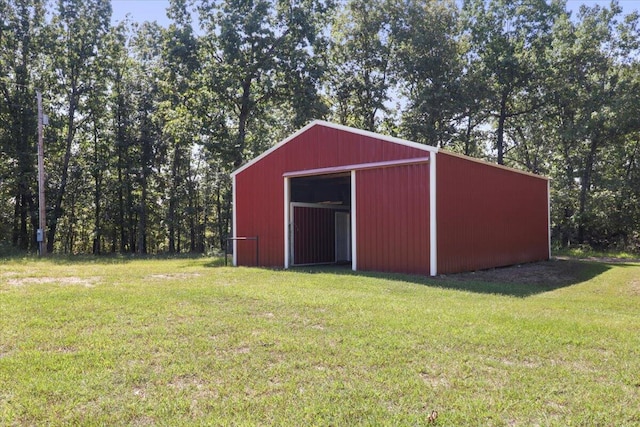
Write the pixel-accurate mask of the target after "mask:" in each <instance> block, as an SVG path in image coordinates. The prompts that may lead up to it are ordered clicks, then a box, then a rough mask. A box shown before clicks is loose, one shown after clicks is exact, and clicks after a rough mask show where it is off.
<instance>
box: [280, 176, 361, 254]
mask: <svg viewBox="0 0 640 427" xmlns="http://www.w3.org/2000/svg"><path fill="white" fill-rule="evenodd" d="M290 186H291V187H290V199H289V239H290V241H289V250H290V253H289V259H290V261H291V264H292V265H309V264H333V263H337V264H348V265H350V264H351V245H352V242H351V235H352V233H351V173H350V172H346V173H340V174H329V175H315V176H305V177H299V178H292V179H291V181H290Z"/></svg>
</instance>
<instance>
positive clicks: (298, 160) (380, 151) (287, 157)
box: [235, 125, 425, 267]
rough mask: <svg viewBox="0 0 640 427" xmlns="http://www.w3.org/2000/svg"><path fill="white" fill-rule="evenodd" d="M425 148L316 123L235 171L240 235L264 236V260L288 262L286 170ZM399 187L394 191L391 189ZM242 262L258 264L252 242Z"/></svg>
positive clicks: (407, 154) (396, 156) (404, 155)
mask: <svg viewBox="0 0 640 427" xmlns="http://www.w3.org/2000/svg"><path fill="white" fill-rule="evenodd" d="M424 156H425V151H423V150H419V149H416V148H412V147H408V146H404V145H401V144H396V143H393V142H389V141H384V140H381V139H377V138H372V137H369V136H364V135H359V134H356V133H352V132H348V131H344V130H340V129H335V128H331V127H327V126H322V125H316V126H313V127H311V128H309V129H307V131H305V132H303V133H301V134H300V135H298V136H297V137H295V138H294V139H292V140H291V141H289V142H287V143H286V144H284V145H282V146H281V147H279V148H278V149H276V150H275V151H273V152H271V153H270V154H269V155H268V156H265V157H263V158H262V159H260V160H259V161H258V162H256V163H255V164H253V165H251V166H250V167H248V168H247V169H245V170H243V171H241V172H239V173H238V174H236V176H235V178H236V206H235V212H236V234H237V236H256V235H258V236H259V237H260V264H261V265H262V266H279V267H281V266H283V265H284V228H283V227H284V189H283V188H284V187H283V177H282V174H283V173H285V172H292V171H300V170H309V169H318V168H323V167H334V166H344V165H352V164H359V163H370V162H381V161H390V160H400V159H411V158H415V157H424ZM392 191H395V189H393V190H391V191H389V192H392ZM237 256H238V265H252V264H254V263H255V253H254V252H253V251H252V248H251V245H250V244H246V245H240V244H239V245H238V254H237Z"/></svg>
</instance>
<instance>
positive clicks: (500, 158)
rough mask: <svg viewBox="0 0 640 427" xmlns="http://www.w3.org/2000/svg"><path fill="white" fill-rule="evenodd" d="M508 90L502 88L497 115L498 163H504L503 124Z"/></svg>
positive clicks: (505, 115) (505, 117) (505, 119)
mask: <svg viewBox="0 0 640 427" xmlns="http://www.w3.org/2000/svg"><path fill="white" fill-rule="evenodd" d="M508 99H509V91H508V90H504V91H503V92H502V96H501V97H500V114H499V116H498V129H497V131H496V134H497V135H496V136H497V138H496V149H497V150H498V164H499V165H504V124H505V122H506V121H507V100H508Z"/></svg>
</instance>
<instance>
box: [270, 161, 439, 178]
mask: <svg viewBox="0 0 640 427" xmlns="http://www.w3.org/2000/svg"><path fill="white" fill-rule="evenodd" d="M423 163H429V157H417V158H413V159H402V160H390V161H388V162H372V163H360V164H357V165H346V166H336V167H332V168H320V169H307V170H301V171H293V172H285V173H283V174H282V176H284V177H287V178H297V177H303V176H314V175H330V174H335V173H341V172H349V171H354V170H358V171H360V170H366V169H382V168H390V167H395V166H406V165H418V164H423Z"/></svg>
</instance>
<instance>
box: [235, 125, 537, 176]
mask: <svg viewBox="0 0 640 427" xmlns="http://www.w3.org/2000/svg"><path fill="white" fill-rule="evenodd" d="M315 126H322V127H326V128H332V129H337V130H340V131H343V132H349V133H354V134H357V135H362V136H366V137H369V138H375V139H377V140H382V141H387V142H391V143H393V144H399V145H404V146H406V147H411V148H415V149H418V150H422V151H425V152H428V153H438V152H443V153H446V154H449V155H452V156H456V157H461V158H464V159H467V160H470V161H474V162H478V163H482V164H485V165H488V166H492V167H496V168H500V169H505V170H509V171H512V172H517V173H521V174H524V175H529V176H533V177H536V178H541V179H545V180H549V178H547V177H544V176H542V175H537V174H534V173H530V172H526V171H522V170H519V169H514V168H510V167H507V166H503V165H498V164H496V163H491V162H487V161H485V160H482V159H478V158H475V157H469V156H465V155H462V154H458V153H454V152H451V151H448V150H443V149H440V148H437V147H433V146H430V145H425V144H420V143H418V142H413V141H409V140H406V139H402V138H396V137H393V136H388V135H383V134H380V133H375V132H371V131H367V130H362V129H357V128H353V127H349V126H344V125H339V124H337V123H331V122H327V121H324V120H314V121H312V122H311V123H309V124H308V125H306V126H305V127H303V128H301V129H299V130H298V131H297V132H295V133H293V134H291V135H290V136H288V137H287V138H285V139H283V140H282V141H280V142H279V143H277V144H276V145H274V146H273V147H271V148H269V149H268V150H267V151H265V152H263V153H262V154H260V155H259V156H257V157H255V158H253V159H251V160H250V161H249V162H247V163H245V164H244V165H242V166H240V167H239V168H238V169H236V170H235V171H233V172H232V173H231V176H232V177H234V176H235V175H237V174H239V173H240V172H242V171H244V170H245V169H248V168H249V167H251V166H252V165H254V164H255V163H257V162H259V161H260V160H262V159H263V158H265V157H267V156H268V155H269V154H271V153H273V152H274V151H276V150H277V149H279V148H280V147H282V146H284V145H286V144H287V143H288V142H290V141H292V140H293V139H295V138H297V137H298V136H300V135H301V134H303V133H305V132H306V131H308V130H309V129H311V128H313V127H315Z"/></svg>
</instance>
